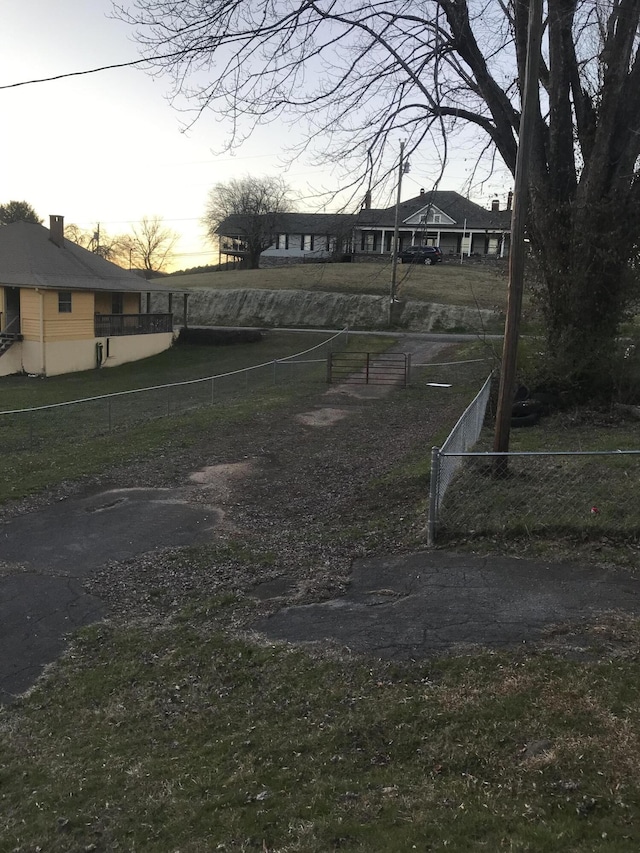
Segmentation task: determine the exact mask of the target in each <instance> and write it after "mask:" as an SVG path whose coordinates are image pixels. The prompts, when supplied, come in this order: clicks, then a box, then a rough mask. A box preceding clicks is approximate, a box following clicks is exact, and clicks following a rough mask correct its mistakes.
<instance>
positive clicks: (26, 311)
mask: <svg viewBox="0 0 640 853" xmlns="http://www.w3.org/2000/svg"><path fill="white" fill-rule="evenodd" d="M20 329H21V331H22V334H23V335H24V339H25V341H39V340H40V294H39V293H37V292H36V291H35V290H27V289H26V288H21V290H20Z"/></svg>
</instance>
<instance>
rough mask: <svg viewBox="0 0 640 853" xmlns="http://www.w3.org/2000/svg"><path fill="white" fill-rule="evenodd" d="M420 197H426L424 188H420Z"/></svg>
mask: <svg viewBox="0 0 640 853" xmlns="http://www.w3.org/2000/svg"><path fill="white" fill-rule="evenodd" d="M420 195H424V187H420Z"/></svg>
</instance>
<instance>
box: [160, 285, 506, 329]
mask: <svg viewBox="0 0 640 853" xmlns="http://www.w3.org/2000/svg"><path fill="white" fill-rule="evenodd" d="M166 310H167V296H166V295H164V294H157V293H154V294H152V298H151V311H152V312H164V311H166ZM173 315H174V322H175V324H176V325H182V324H183V323H184V316H183V299H182V297H181V296H179V295H178V294H174V297H173ZM187 320H188V323H189V325H193V326H292V327H301V328H304V327H320V328H322V327H324V328H342V327H344V326H347V325H348V326H349V327H350V328H352V329H384V328H388V326H389V300H388V297H379V296H364V295H355V294H354V295H350V294H344V293H311V292H308V291H300V290H206V289H202V290H192V291H189V296H188V309H187ZM497 320H498V315H497V313H496V312H495V311H490V310H487V309H482V308H470V307H467V306H462V305H439V304H437V303H433V302H414V301H412V300H408V301H406V302H405V301H400V302H397V303H396V304H395V305H394V314H393V325H394V326H395V327H397V328H402V329H408V330H412V331H440V332H444V331H469V332H479V331H482V330H487V328H488V327H489V326H493V327H495V325H496V321H497Z"/></svg>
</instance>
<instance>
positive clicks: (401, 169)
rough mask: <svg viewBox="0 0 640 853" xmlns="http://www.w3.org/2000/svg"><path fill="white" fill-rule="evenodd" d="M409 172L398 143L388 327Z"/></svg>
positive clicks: (390, 323)
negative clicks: (404, 180) (402, 201)
mask: <svg viewBox="0 0 640 853" xmlns="http://www.w3.org/2000/svg"><path fill="white" fill-rule="evenodd" d="M408 171H409V163H405V162H404V142H401V143H400V163H399V165H398V195H397V197H396V212H395V219H394V225H393V253H392V255H391V289H390V293H389V325H390V326H392V325H393V305H394V303H395V301H396V291H397V286H396V281H397V277H398V239H399V235H400V196H401V194H402V176H403V175H406V174H407V172H408Z"/></svg>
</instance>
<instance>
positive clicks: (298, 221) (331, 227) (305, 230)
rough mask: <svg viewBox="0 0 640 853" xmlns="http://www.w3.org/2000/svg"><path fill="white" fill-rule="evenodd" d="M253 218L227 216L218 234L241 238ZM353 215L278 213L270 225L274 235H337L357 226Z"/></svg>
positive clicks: (249, 226)
mask: <svg viewBox="0 0 640 853" xmlns="http://www.w3.org/2000/svg"><path fill="white" fill-rule="evenodd" d="M252 220H253V217H251V216H246V215H244V214H240V213H234V214H232V215H231V216H227V218H226V219H223V220H222V222H221V223H220V224H219V225H218V227H217V229H216V234H219V235H220V236H222V237H236V236H237V237H241V236H243V235H245V234H246V233H247V231H248V230H250V228H251V221H252ZM355 222H356V217H355V216H354V215H353V214H351V213H278V214H276V215H275V216H274V217H273V220H272V221H271V222H270V223H269V225H270V229H269V230H270V231H271V233H273V234H322V235H332V236H333V235H336V234H339V233H341V232H343V231H344V230H345V229H350V228H352V227H353V226H354V225H355Z"/></svg>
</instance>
